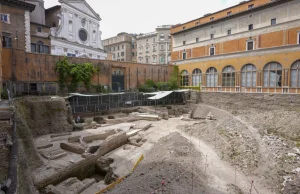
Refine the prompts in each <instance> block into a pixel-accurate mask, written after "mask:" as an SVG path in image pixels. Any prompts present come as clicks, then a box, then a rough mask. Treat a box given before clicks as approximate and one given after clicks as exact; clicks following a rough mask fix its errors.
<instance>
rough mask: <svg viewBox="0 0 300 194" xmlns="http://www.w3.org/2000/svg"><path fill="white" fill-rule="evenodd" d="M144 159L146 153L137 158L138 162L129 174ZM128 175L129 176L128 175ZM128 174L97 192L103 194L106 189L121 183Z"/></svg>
mask: <svg viewBox="0 0 300 194" xmlns="http://www.w3.org/2000/svg"><path fill="white" fill-rule="evenodd" d="M143 159H144V155H143V154H142V155H141V156H140V157H139V159H138V160H137V162H136V163H135V165H134V166H133V168H132V170H131V171H130V173H129V174H128V175H130V174H131V173H132V172H133V171H134V170H135V169H136V167H137V166H138V165H139V164H140V163H141V161H142V160H143ZM128 175H127V176H128ZM127 176H123V177H122V178H119V179H118V180H116V181H115V182H113V183H111V184H110V185H108V186H107V187H106V188H104V189H102V190H101V191H99V192H97V193H95V194H102V193H104V192H105V191H107V190H109V189H112V188H114V187H115V186H116V185H117V184H119V183H121V182H122V181H123V180H124V179H125V178H126V177H127Z"/></svg>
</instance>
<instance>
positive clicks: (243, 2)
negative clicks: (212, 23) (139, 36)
mask: <svg viewBox="0 0 300 194" xmlns="http://www.w3.org/2000/svg"><path fill="white" fill-rule="evenodd" d="M251 1H253V0H249V1H242V2H240V3H238V4H236V5H233V6H231V7H227V8H225V9H222V10H219V11H217V12H214V13H207V14H205V15H204V16H202V17H200V18H197V19H193V20H190V21H188V22H185V23H182V24H176V25H174V26H172V27H171V28H175V27H178V26H181V25H184V24H188V23H190V22H193V21H197V20H200V19H203V18H206V17H207V16H209V15H213V14H217V13H220V12H223V11H225V10H227V9H232V8H234V7H237V6H240V5H243V4H245V3H249V2H251Z"/></svg>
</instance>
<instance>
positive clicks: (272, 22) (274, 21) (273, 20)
mask: <svg viewBox="0 0 300 194" xmlns="http://www.w3.org/2000/svg"><path fill="white" fill-rule="evenodd" d="M271 25H272V26H273V25H276V18H273V19H271Z"/></svg>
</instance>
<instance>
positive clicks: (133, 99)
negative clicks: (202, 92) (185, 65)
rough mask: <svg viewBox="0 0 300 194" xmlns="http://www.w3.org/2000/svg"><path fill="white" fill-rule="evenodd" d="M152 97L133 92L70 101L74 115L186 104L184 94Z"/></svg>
mask: <svg viewBox="0 0 300 194" xmlns="http://www.w3.org/2000/svg"><path fill="white" fill-rule="evenodd" d="M151 96H153V94H144V93H133V92H132V93H120V94H102V95H97V96H96V95H93V96H88V95H73V96H70V97H69V98H68V99H69V103H70V105H71V107H72V112H73V113H96V112H102V111H107V110H110V109H118V108H126V107H135V106H158V105H175V104H183V103H185V102H186V97H185V94H184V92H172V93H171V94H170V95H168V96H166V97H164V98H161V99H157V100H149V99H148V98H149V97H151Z"/></svg>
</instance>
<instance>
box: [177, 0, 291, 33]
mask: <svg viewBox="0 0 300 194" xmlns="http://www.w3.org/2000/svg"><path fill="white" fill-rule="evenodd" d="M288 1H292V0H274V1H271V2H270V3H267V4H263V5H260V6H257V7H254V8H252V9H248V10H245V11H241V12H238V13H236V14H232V15H229V16H226V17H223V18H220V19H216V20H213V21H210V22H207V23H203V24H199V25H197V26H193V27H191V28H187V29H185V30H181V31H178V32H174V33H172V35H174V34H181V33H185V32H187V31H190V30H194V29H197V28H202V27H204V26H207V25H212V24H215V23H218V22H221V21H224V20H227V19H231V18H236V17H239V16H241V15H246V14H249V13H252V12H254V11H259V10H262V9H265V8H267V7H271V6H276V5H279V4H282V3H285V2H288ZM248 2H249V1H247V3H248ZM243 3H244V2H243ZM243 3H241V4H243ZM239 5H240V4H239ZM236 6H237V5H236ZM227 9H228V8H227ZM225 10H226V9H225ZM222 11H224V10H222ZM213 14H215V13H213ZM202 18H203V17H202ZM199 19H201V18H199ZM196 20H198V19H196ZM191 21H195V20H191ZM191 21H189V22H191ZM189 22H187V23H189ZM187 23H184V24H187ZM184 24H181V25H184ZM177 27H178V26H177Z"/></svg>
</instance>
